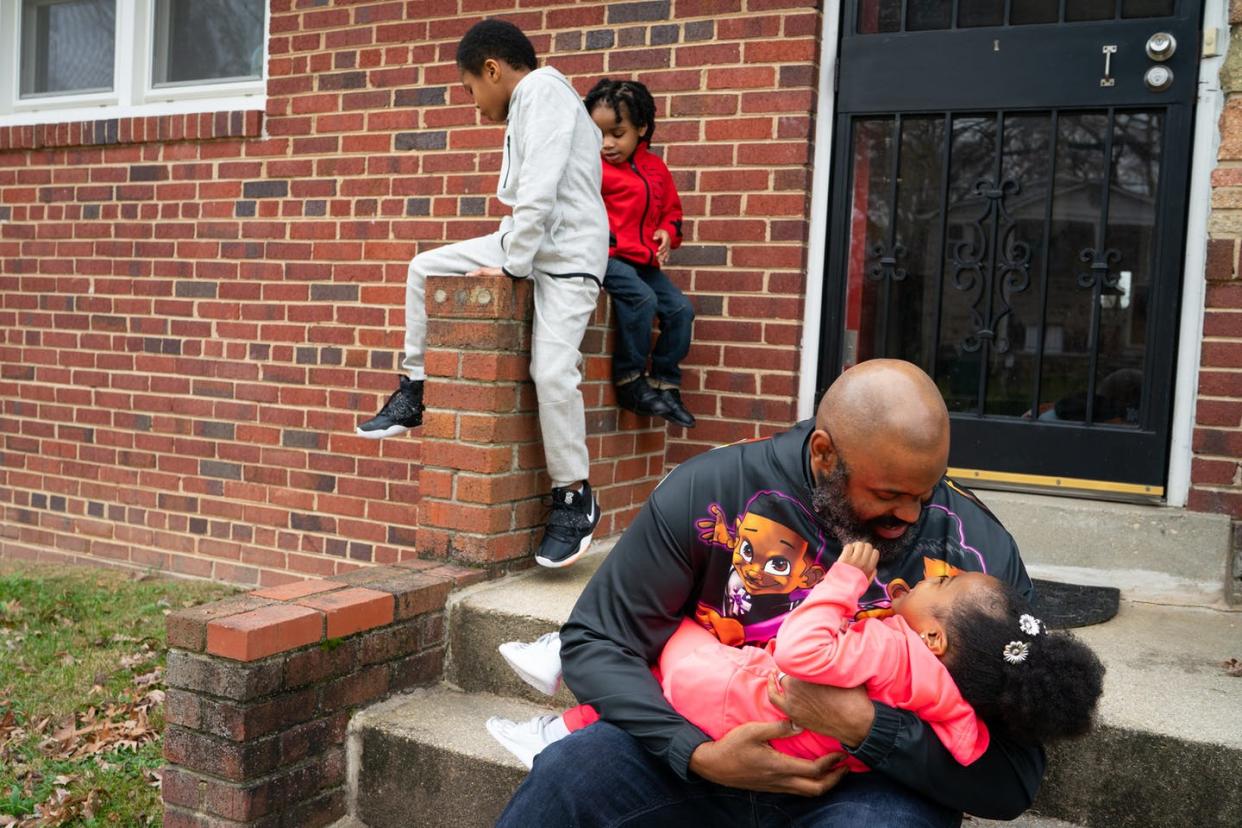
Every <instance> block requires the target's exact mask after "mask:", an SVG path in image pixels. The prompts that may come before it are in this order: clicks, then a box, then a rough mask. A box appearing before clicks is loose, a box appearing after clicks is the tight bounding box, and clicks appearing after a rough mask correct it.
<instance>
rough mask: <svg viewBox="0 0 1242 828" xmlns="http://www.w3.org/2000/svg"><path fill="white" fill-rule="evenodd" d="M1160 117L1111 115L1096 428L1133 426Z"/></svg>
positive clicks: (1143, 344)
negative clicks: (1108, 263) (1108, 254)
mask: <svg viewBox="0 0 1242 828" xmlns="http://www.w3.org/2000/svg"><path fill="white" fill-rule="evenodd" d="M1162 133H1163V119H1162V117H1161V113H1160V112H1151V111H1140V112H1128V113H1127V112H1118V113H1117V118H1116V123H1115V125H1114V127H1113V147H1112V149H1113V162H1112V181H1111V182H1110V196H1109V200H1108V230H1107V245H1108V247H1109V248H1110V249H1113V250H1116V251H1117V252H1118V253H1119V254H1120V255H1119V257H1118V259H1117V261H1116V264H1115V266H1114V267H1113V268H1112V270H1111V271H1110V273H1109V274H1108V282H1107V283H1106V284H1105V286H1104V288H1103V290H1102V291H1101V292H1100V331H1099V346H1098V357H1097V364H1096V371H1095V406H1094V408H1093V410H1092V413H1091V419H1092V421H1093V422H1097V423H1108V424H1109V425H1120V426H1130V427H1137V426H1138V425H1139V412H1140V402H1141V401H1142V391H1143V374H1144V369H1145V361H1144V356H1145V354H1146V351H1147V299H1148V295H1149V294H1150V292H1151V284H1152V271H1153V264H1154V262H1155V260H1156V193H1157V185H1158V184H1159V181H1160V149H1161V145H1162V143H1163V140H1162Z"/></svg>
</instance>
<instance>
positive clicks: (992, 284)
mask: <svg viewBox="0 0 1242 828" xmlns="http://www.w3.org/2000/svg"><path fill="white" fill-rule="evenodd" d="M973 189H974V194H975V195H976V196H977V197H979V198H982V199H984V200H985V202H984V206H983V210H982V211H981V212H980V214H979V215H978V216H977V217H976V218H975V219H974V221H973V222H971V224H970V225H968V226H972V227H973V228H974V231H973V233H972V238H970V239H964V240H962V241H959V242H956V243H954V245H953V248H952V253H951V254H950V256H949V262H950V264H952V266H953V271H952V272H951V273H950V274H949V276H950V279H951V280H952V284H953V287H954V288H956V289H957V290H959V291H962V292H963V293H966V294H968V295H969V297H970V319H971V324H972V326H973V327H974V331H973V332H972V333H970V334H968V335H967V336H966V337H965V338H964V339H963V340H962V350H964V351H967V352H971V353H973V352H975V351H978V350H979V349H980V348H982V347H983V343H985V342H992V343H993V346H992V347H993V348H994V349H995V350H996V352H997V353H1001V354H1003V353H1005V352H1006V351H1008V350H1009V344H1010V343H1009V339H1008V337H1006V336H1004V335H1003V334H1001V335H998V334H997V331H998V330H1000V329H1001V327H1002V325H1001V323H1002V322H1003V321H1004V319H1005V318H1006V317H1007V316H1009V315H1010V314H1011V313H1013V307H1012V306H1011V305H1010V300H1011V299H1012V298H1013V297H1014V296H1016V295H1018V294H1020V293H1022V292H1024V291H1025V290H1026V289H1027V288H1028V287H1030V284H1031V246H1030V245H1029V244H1027V243H1026V242H1024V241H1022V240H1020V239H1018V237H1017V230H1018V227H1017V224H1016V222H1014V220H1013V218H1012V216H1010V214H1009V210H1008V209H1007V208H1006V206H1005V198H1006V197H1007V196H1015V195H1017V194H1018V193H1019V192H1021V190H1022V187H1021V185H1020V184H1019V183H1018V182H1017V181H1014V180H1013V179H1011V178H1007V179H1005V180H1003V181H1001V182H1000V184H999V185H997V184H996V183H994V182H992V181H989V180H987V179H982V178H981V179H979V180H978V181H976V182H975V185H974V188H973ZM998 282H999V285H998V284H997V283H998ZM998 288H999V289H998ZM994 297H995V299H996V301H993V299H994Z"/></svg>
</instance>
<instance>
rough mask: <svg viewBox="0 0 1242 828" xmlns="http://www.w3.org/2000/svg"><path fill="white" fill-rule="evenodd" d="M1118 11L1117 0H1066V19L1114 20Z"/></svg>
mask: <svg viewBox="0 0 1242 828" xmlns="http://www.w3.org/2000/svg"><path fill="white" fill-rule="evenodd" d="M1116 13H1117V0H1065V19H1066V20H1067V21H1071V22H1072V21H1078V20H1112V19H1113V17H1114V16H1115V15H1116Z"/></svg>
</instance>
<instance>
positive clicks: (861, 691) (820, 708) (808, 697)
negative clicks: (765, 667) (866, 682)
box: [768, 673, 875, 747]
mask: <svg viewBox="0 0 1242 828" xmlns="http://www.w3.org/2000/svg"><path fill="white" fill-rule="evenodd" d="M768 700H769V701H770V702H772V704H774V705H775V706H776V709H777V710H780V711H781V712H782V713H784V714H785V715H786V716H788V717H789V718H790V719H792V720H793V721H795V722H797V723H798V725H799V726H801V727H804V728H806V729H807V730H814V731H815V732H816V733H822V734H824V735H825V736H831V737H832V738H833V739H836V740H837V741H838V742H840V743H841V744H843V745H849V746H850V747H858V746H859V745H861V744H862V743H863V740H864V739H866V738H867V734H868V733H870V732H871V723H872V722H874V721H875V707H873V706H872V704H871V699H869V698H867V691H866V689H865V688H863V687H831V686H829V685H827V684H812V683H811V682H809V681H799V680H798V679H796V678H794V677H793V676H785V677H784V678H782V679H779V680H778V678H777V674H776V673H772V675H771V677H770V678H769V679H768Z"/></svg>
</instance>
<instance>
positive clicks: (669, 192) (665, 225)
mask: <svg viewBox="0 0 1242 828" xmlns="http://www.w3.org/2000/svg"><path fill="white" fill-rule="evenodd" d="M602 163H603V165H604V182H603V186H602V191H603V195H604V206H605V207H606V208H607V209H608V231H609V232H608V236H609V238H608V255H609V257H615V258H618V259H624V260H625V261H627V262H630V263H631V264H639V265H649V266H651V267H658V266H659V263H658V262H657V261H656V251H657V250H658V249H659V245H657V244H656V242H655V240H654V239H652V235H654V233H655V231H656V230H667V231H668V235H669V239H670V247H673V248H677V247H680V246H681V199H680V198H678V196H677V187H676V186H674V185H673V177H672V176H671V175H669V172H668V167H666V166H664V162H663V161H661V160H660V158H659V156H656V155H653V154H652V153H651V152H650V151H648V149H647V144H646V142H639V144H638V148H637V149H636V150H634V155H632V156H631V157H630V160H629V161H625V162H623V163H621V164H612V163H609V162H608V161H603V162H602Z"/></svg>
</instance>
